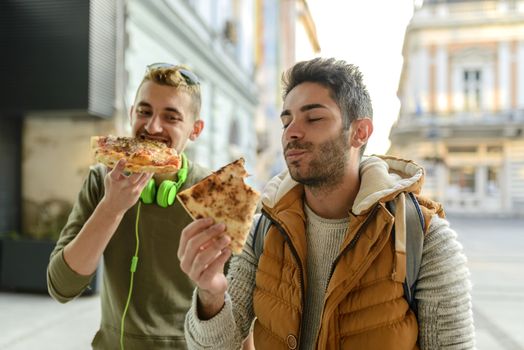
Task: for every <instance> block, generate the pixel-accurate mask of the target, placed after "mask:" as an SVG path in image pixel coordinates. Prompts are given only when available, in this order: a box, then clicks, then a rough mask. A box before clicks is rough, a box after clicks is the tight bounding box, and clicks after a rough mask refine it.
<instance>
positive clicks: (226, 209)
mask: <svg viewBox="0 0 524 350" xmlns="http://www.w3.org/2000/svg"><path fill="white" fill-rule="evenodd" d="M246 176H247V172H246V170H245V169H244V159H243V158H240V159H238V160H236V161H234V162H232V163H230V164H228V165H226V166H224V167H223V168H221V169H220V170H218V171H216V172H215V173H213V174H211V175H209V176H208V177H206V178H204V179H202V180H201V181H200V182H198V183H196V184H195V185H193V186H192V187H190V188H188V189H186V190H184V191H182V192H180V193H179V194H178V199H179V200H180V202H181V203H182V205H183V206H184V207H185V208H186V210H187V211H188V213H189V214H190V215H191V216H192V217H193V218H194V219H199V218H204V217H212V218H213V219H215V221H216V222H223V223H225V224H226V232H227V234H228V235H229V236H230V237H231V249H232V251H233V253H237V254H238V253H240V252H241V251H242V247H243V246H244V243H245V240H246V238H247V234H248V232H249V228H250V227H251V221H252V219H253V215H254V214H255V210H256V206H257V202H258V198H259V197H260V194H259V193H258V192H257V191H255V190H254V189H253V188H251V187H250V186H248V185H246V184H245V183H244V177H246Z"/></svg>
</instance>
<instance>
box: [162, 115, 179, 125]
mask: <svg viewBox="0 0 524 350" xmlns="http://www.w3.org/2000/svg"><path fill="white" fill-rule="evenodd" d="M165 118H166V120H167V121H169V122H170V123H175V122H181V121H182V118H181V117H179V116H176V115H166V116H165Z"/></svg>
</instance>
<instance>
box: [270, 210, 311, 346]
mask: <svg viewBox="0 0 524 350" xmlns="http://www.w3.org/2000/svg"><path fill="white" fill-rule="evenodd" d="M262 212H263V213H265V215H266V217H267V218H268V219H269V221H271V223H272V224H273V225H275V227H276V228H277V229H278V232H280V234H281V235H282V236H283V237H284V240H285V241H286V242H287V244H288V246H289V248H290V249H291V253H293V256H294V257H295V260H296V261H297V263H298V268H299V269H300V280H299V282H300V290H301V291H302V298H300V304H301V305H302V310H301V312H302V315H303V314H304V308H305V297H306V290H305V287H304V269H303V267H302V262H301V261H300V257H299V256H298V253H297V250H296V248H295V246H294V245H293V243H292V242H291V239H290V238H289V235H288V233H287V232H286V230H284V228H283V227H282V225H281V224H280V223H279V222H278V221H276V220H275V219H273V217H271V215H269V213H268V212H267V211H265V210H264V209H262ZM302 315H300V318H301V320H300V325H299V327H298V334H297V341H298V344H300V335H301V333H302ZM297 347H298V345H297Z"/></svg>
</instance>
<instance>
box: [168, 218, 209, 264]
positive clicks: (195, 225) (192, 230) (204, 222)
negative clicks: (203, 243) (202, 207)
mask: <svg viewBox="0 0 524 350" xmlns="http://www.w3.org/2000/svg"><path fill="white" fill-rule="evenodd" d="M212 224H213V219H212V218H203V219H197V220H195V221H193V222H192V223H190V224H189V225H187V226H186V227H185V228H184V229H183V230H182V234H181V235H180V244H179V246H178V251H177V256H178V260H182V256H183V255H184V252H185V250H186V245H187V242H188V241H189V240H190V239H191V238H192V237H193V236H195V235H196V234H198V233H200V232H202V231H203V230H205V229H207V228H208V227H209V226H211V225H212Z"/></svg>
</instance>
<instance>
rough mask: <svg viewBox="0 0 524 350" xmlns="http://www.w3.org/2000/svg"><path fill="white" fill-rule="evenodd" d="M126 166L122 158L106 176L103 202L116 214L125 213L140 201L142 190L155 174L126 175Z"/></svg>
mask: <svg viewBox="0 0 524 350" xmlns="http://www.w3.org/2000/svg"><path fill="white" fill-rule="evenodd" d="M125 166H126V161H125V159H120V160H119V161H118V162H117V163H116V165H115V167H114V168H113V169H112V170H111V171H110V172H109V173H107V175H106V176H105V178H104V186H105V193H104V197H103V198H102V201H101V203H104V205H105V206H106V208H109V210H111V211H112V212H113V213H116V214H123V213H125V212H126V211H127V210H129V208H131V207H132V206H133V205H134V204H135V203H136V202H137V201H138V198H139V197H140V194H141V193H142V190H143V189H144V187H145V186H146V185H147V182H148V181H149V180H150V179H151V177H152V176H153V173H132V174H130V175H126V174H125V173H124V169H125Z"/></svg>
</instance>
